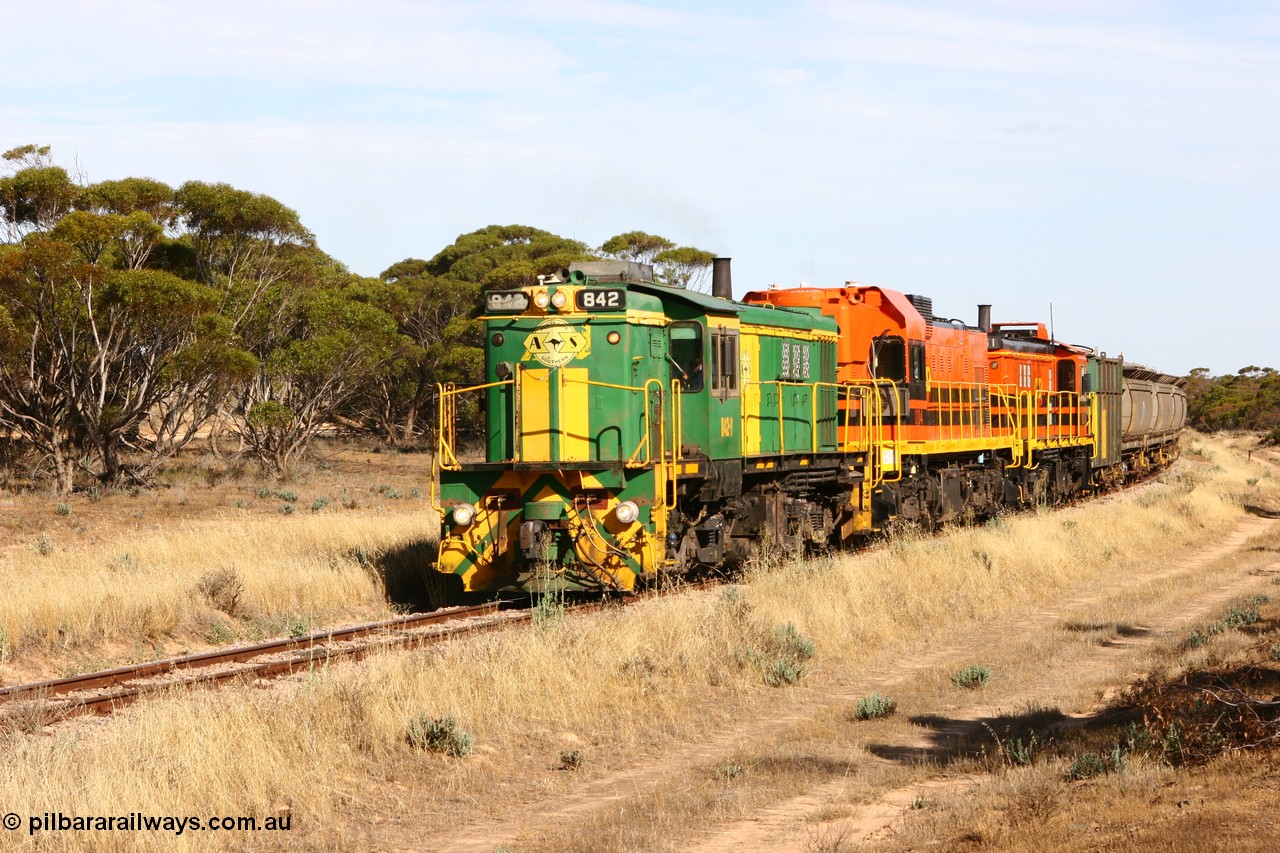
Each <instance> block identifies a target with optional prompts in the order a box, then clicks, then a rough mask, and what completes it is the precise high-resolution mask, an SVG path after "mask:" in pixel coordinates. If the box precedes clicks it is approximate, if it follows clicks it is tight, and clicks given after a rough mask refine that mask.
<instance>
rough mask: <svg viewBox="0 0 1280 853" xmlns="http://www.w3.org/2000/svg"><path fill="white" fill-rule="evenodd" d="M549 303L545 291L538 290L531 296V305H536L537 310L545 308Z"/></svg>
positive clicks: (549, 300)
mask: <svg viewBox="0 0 1280 853" xmlns="http://www.w3.org/2000/svg"><path fill="white" fill-rule="evenodd" d="M550 303H551V297H550V296H549V295H548V294H547V292H546V291H545V290H539V291H538V292H537V293H535V294H533V304H534V305H537V306H538V307H539V308H546V307H547V305H549V304H550Z"/></svg>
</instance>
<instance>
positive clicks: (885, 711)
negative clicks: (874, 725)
mask: <svg viewBox="0 0 1280 853" xmlns="http://www.w3.org/2000/svg"><path fill="white" fill-rule="evenodd" d="M897 709H898V703H896V702H894V701H893V699H891V698H889V697H888V696H881V695H880V694H879V693H872V694H871V695H870V696H864V697H863V698H862V699H861V700H860V701H859V702H858V710H857V715H858V719H859V720H874V719H875V718H876V717H888V716H890V715H891V714H893V712H894V711H896V710H897Z"/></svg>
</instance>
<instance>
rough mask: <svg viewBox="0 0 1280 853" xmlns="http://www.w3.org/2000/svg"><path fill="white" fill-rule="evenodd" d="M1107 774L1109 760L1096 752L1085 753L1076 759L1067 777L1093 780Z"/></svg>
mask: <svg viewBox="0 0 1280 853" xmlns="http://www.w3.org/2000/svg"><path fill="white" fill-rule="evenodd" d="M1106 772H1107V760H1106V759H1105V758H1103V757H1102V756H1101V755H1099V754H1098V753H1096V752H1085V753H1082V754H1080V755H1077V756H1076V757H1075V760H1073V761H1072V762H1071V769H1070V770H1068V771H1067V775H1068V776H1070V777H1071V778H1072V779H1092V778H1093V777H1094V776H1101V775H1102V774H1103V773H1106Z"/></svg>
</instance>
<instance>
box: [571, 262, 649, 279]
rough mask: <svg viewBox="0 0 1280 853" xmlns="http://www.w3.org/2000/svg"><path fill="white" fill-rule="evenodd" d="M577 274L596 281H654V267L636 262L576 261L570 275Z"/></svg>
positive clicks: (572, 264)
mask: <svg viewBox="0 0 1280 853" xmlns="http://www.w3.org/2000/svg"><path fill="white" fill-rule="evenodd" d="M575 272H580V273H582V274H583V275H585V276H587V277H588V278H591V279H594V280H595V281H653V266H652V265H650V264H638V263H636V262H635V261H574V262H573V263H571V264H569V273H570V274H572V273H575ZM566 278H568V276H566Z"/></svg>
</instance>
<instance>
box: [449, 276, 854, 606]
mask: <svg viewBox="0 0 1280 853" xmlns="http://www.w3.org/2000/svg"><path fill="white" fill-rule="evenodd" d="M652 278H653V277H652V273H651V270H650V268H649V267H648V266H647V265H642V264H634V263H625V262H596V263H582V264H575V265H574V266H573V267H571V268H570V270H569V271H567V273H565V274H562V275H561V276H552V277H543V278H542V279H541V280H540V282H539V284H538V285H537V286H535V287H527V288H523V289H520V290H509V291H496V292H491V293H488V294H486V297H485V300H486V301H485V313H484V316H483V318H482V319H483V322H484V325H485V337H486V342H485V350H486V353H487V359H486V382H485V383H484V384H482V385H479V386H476V387H473V388H455V387H441V388H440V398H441V403H442V405H441V424H442V427H441V431H440V440H439V446H438V448H437V466H438V469H439V472H438V477H439V507H438V509H440V511H441V512H442V514H443V522H442V530H441V541H440V557H439V562H438V564H437V566H436V569H437V572H436V573H434V574H433V573H428V574H429V576H431V577H432V580H433V581H434V582H433V583H432V587H433V589H432V592H433V598H434V599H435V600H437V601H446V600H451V599H452V598H454V597H455V596H456V595H457V594H458V593H461V592H463V591H468V592H470V591H491V590H495V589H500V588H508V587H510V588H517V589H524V590H545V589H554V588H575V587H580V588H606V589H617V590H630V589H633V588H634V587H635V586H636V585H637V583H638V582H640V581H641V580H642V579H644V578H653V577H656V576H657V575H659V574H660V573H662V572H663V571H665V570H676V571H681V570H685V569H687V568H689V567H691V566H694V565H699V564H702V565H719V564H721V563H724V562H725V561H726V559H729V558H732V557H733V556H734V554H735V553H736V552H741V551H744V550H745V549H746V547H747V543H748V540H749V539H750V538H752V537H755V536H758V535H760V534H761V532H762V531H764V530H766V529H769V530H770V532H771V533H772V534H773V535H775V536H778V537H793V538H794V537H800V538H808V539H811V540H813V541H818V540H825V539H826V538H827V536H828V527H829V524H830V519H823V518H822V516H823V512H824V509H823V507H822V506H820V505H819V504H816V503H812V502H810V501H806V500H804V499H803V495H804V494H806V493H808V492H810V491H812V488H813V486H814V485H815V484H816V483H817V482H819V481H821V482H822V483H823V484H825V485H827V486H829V487H833V488H835V487H841V486H843V487H846V490H847V487H848V485H849V484H848V483H843V484H842V483H840V479H841V478H840V474H841V472H842V471H846V472H847V470H848V469H847V466H844V465H842V462H841V460H840V458H839V457H838V455H837V453H836V451H837V446H836V441H837V429H836V420H837V411H838V409H837V402H838V396H839V389H838V387H837V386H836V383H835V344H836V339H837V328H836V324H835V321H834V320H832V319H831V318H829V317H824V316H822V314H821V312H819V311H817V310H811V309H804V310H777V309H774V308H772V307H768V306H764V307H761V306H751V305H744V304H740V303H736V302H733V301H732V300H730V299H728V298H725V297H724V296H714V295H713V296H708V295H705V294H700V293H696V292H692V291H688V290H684V289H680V288H673V287H666V286H662V285H659V284H655V283H654V282H653V280H652ZM714 279H715V282H716V283H715V285H714V290H715V292H717V293H721V294H727V293H728V291H729V283H728V266H727V261H723V262H721V261H717V265H716V268H715V276H714ZM467 395H481V396H482V398H483V406H484V409H485V413H486V415H487V428H486V429H487V432H486V461H484V462H473V463H463V462H461V461H459V459H458V455H457V449H456V440H455V435H454V432H453V428H452V425H453V423H454V414H455V412H456V410H457V406H458V405H459V404H460V402H461V400H462V399H463V398H464V397H466V396H467ZM784 480H785V481H786V482H788V483H790V484H791V485H792V486H793V488H791V489H790V490H788V489H785V488H783V487H782V486H780V485H777V484H778V483H780V482H782V481H784ZM766 484H772V485H767V486H766ZM815 514H816V515H817V516H818V520H817V523H816V524H815V523H814V518H813V516H814V515H815Z"/></svg>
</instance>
